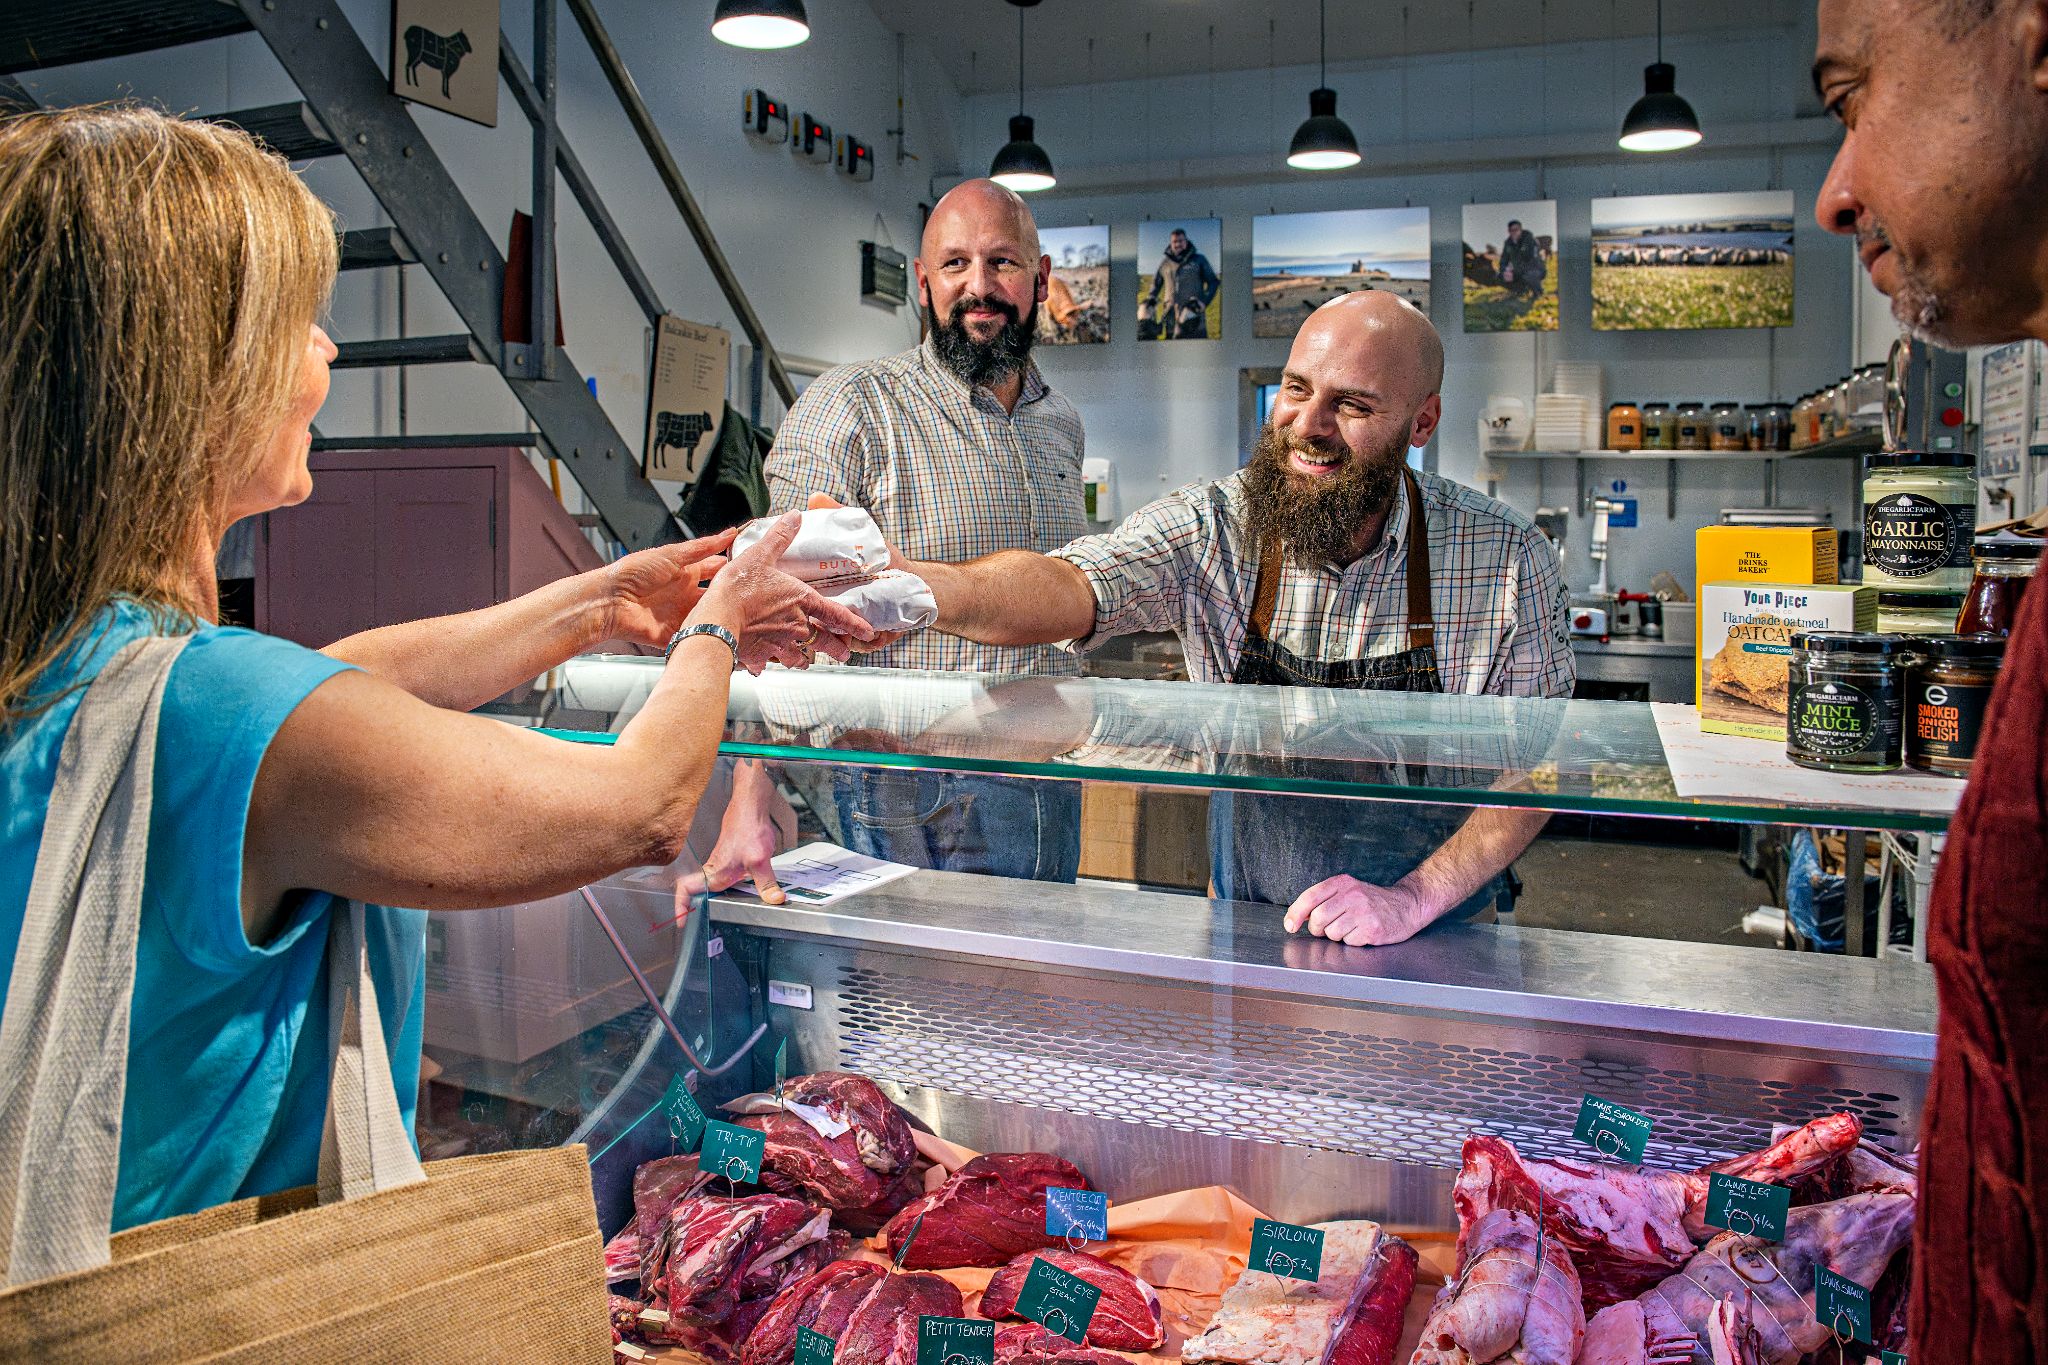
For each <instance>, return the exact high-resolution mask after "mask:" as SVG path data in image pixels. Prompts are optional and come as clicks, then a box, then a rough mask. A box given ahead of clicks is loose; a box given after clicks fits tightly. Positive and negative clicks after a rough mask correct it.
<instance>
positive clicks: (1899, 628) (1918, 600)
mask: <svg viewBox="0 0 2048 1365" xmlns="http://www.w3.org/2000/svg"><path fill="white" fill-rule="evenodd" d="M1962 609H1963V595H1962V594H1961V593H1959V592H1881V593H1879V594H1878V595H1877V629H1878V633H1879V634H1880V635H1948V634H1951V633H1953V632H1954V630H1955V628H1956V614H1957V613H1958V612H1960V611H1961V610H1962Z"/></svg>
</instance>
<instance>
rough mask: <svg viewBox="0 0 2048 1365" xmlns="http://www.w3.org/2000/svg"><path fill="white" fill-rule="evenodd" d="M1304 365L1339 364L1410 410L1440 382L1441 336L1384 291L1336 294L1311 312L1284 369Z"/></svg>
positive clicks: (1417, 310) (1414, 310)
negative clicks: (1311, 358)
mask: <svg viewBox="0 0 2048 1365" xmlns="http://www.w3.org/2000/svg"><path fill="white" fill-rule="evenodd" d="M1310 357H1313V358H1314V359H1313V362H1311V360H1310ZM1297 361H1299V362H1300V363H1297ZM1307 363H1315V364H1318V365H1320V366H1329V365H1331V364H1338V365H1341V367H1342V369H1343V370H1344V371H1345V372H1346V373H1347V374H1348V375H1350V377H1351V378H1353V379H1354V380H1357V381H1360V382H1361V383H1369V384H1370V386H1371V387H1372V389H1373V390H1374V391H1376V392H1378V393H1380V394H1382V395H1383V396H1384V397H1385V398H1386V399H1387V401H1388V402H1389V403H1390V404H1392V405H1394V406H1397V407H1400V408H1402V409H1404V410H1406V411H1408V412H1414V411H1415V410H1416V409H1417V408H1420V407H1421V406H1422V404H1423V403H1424V402H1425V401H1427V400H1428V399H1429V398H1430V397H1431V396H1432V395H1433V394H1435V393H1437V392H1438V391H1439V390H1440V389H1442V388H1443V383H1444V343H1443V338H1442V337H1440V336H1438V335H1437V331H1436V328H1435V327H1434V326H1432V325H1431V323H1430V321H1429V314H1427V313H1425V312H1423V311H1422V310H1421V309H1420V308H1417V307H1416V306H1415V305H1414V304H1412V303H1410V302H1408V300H1406V299H1404V298H1402V297H1401V296H1400V295H1399V294H1390V293H1388V292H1386V291H1385V290H1382V289H1361V290H1358V291H1356V292H1354V293H1350V294H1340V295H1338V296H1337V297H1336V298H1334V299H1331V300H1330V301H1329V302H1328V303H1326V304H1324V305H1323V306H1322V307H1320V308H1318V309H1316V310H1315V311H1314V312H1313V313H1310V314H1309V315H1308V320H1307V321H1305V322H1303V323H1302V325H1301V330H1300V331H1299V332H1297V333H1295V337H1294V348H1293V350H1292V351H1291V352H1289V354H1288V368H1289V369H1300V368H1302V367H1303V365H1304V364H1307Z"/></svg>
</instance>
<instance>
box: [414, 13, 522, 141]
mask: <svg viewBox="0 0 2048 1365" xmlns="http://www.w3.org/2000/svg"><path fill="white" fill-rule="evenodd" d="M391 93H392V94H394V95H396V96H398V97H399V98H400V99H405V100H411V101H412V102H413V103H415V104H424V105H428V106H430V107H432V108H435V109H440V110H444V111H446V112H448V113H450V114H454V115H455V116H456V117H457V118H466V119H468V120H469V121H470V122H472V123H481V124H483V125H484V126H485V127H488V128H495V127H497V126H498V0H394V3H393V5H392V14H391Z"/></svg>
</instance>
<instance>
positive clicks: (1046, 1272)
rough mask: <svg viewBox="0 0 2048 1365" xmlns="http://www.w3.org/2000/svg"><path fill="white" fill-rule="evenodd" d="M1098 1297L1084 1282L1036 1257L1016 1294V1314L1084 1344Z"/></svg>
mask: <svg viewBox="0 0 2048 1365" xmlns="http://www.w3.org/2000/svg"><path fill="white" fill-rule="evenodd" d="M1101 1297H1102V1291H1101V1290H1100V1289H1097V1288H1096V1287H1095V1286H1094V1285H1092V1284H1090V1283H1088V1281H1086V1280H1084V1279H1082V1278H1081V1277H1080V1276H1078V1275H1070V1274H1068V1273H1067V1272H1066V1271H1064V1270H1061V1269H1060V1268H1059V1267H1058V1266H1056V1265H1054V1264H1053V1263H1052V1262H1050V1261H1048V1260H1046V1259H1045V1258H1044V1257H1043V1256H1038V1257H1033V1258H1032V1261H1031V1270H1030V1273H1028V1274H1027V1275H1025V1276H1024V1288H1023V1289H1022V1290H1020V1291H1018V1294H1017V1311H1018V1312H1019V1313H1021V1314H1023V1315H1024V1316H1025V1317H1027V1318H1029V1319H1031V1320H1032V1321H1033V1322H1035V1323H1037V1324H1038V1325H1039V1326H1041V1327H1043V1328H1045V1329H1046V1330H1047V1331H1050V1332H1057V1333H1059V1334H1060V1335H1061V1336H1063V1337H1065V1338H1066V1339H1067V1340H1068V1341H1073V1342H1085V1341H1086V1340H1087V1339H1088V1324H1089V1323H1090V1322H1093V1321H1094V1320H1095V1304H1096V1301H1097V1300H1099V1299H1100V1298H1101Z"/></svg>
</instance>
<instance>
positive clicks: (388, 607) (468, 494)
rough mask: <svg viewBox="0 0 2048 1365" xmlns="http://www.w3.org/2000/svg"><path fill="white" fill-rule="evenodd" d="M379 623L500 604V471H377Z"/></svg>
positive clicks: (377, 591) (411, 619) (472, 609)
mask: <svg viewBox="0 0 2048 1365" xmlns="http://www.w3.org/2000/svg"><path fill="white" fill-rule="evenodd" d="M376 477H377V521H378V536H377V587H376V612H377V618H378V619H379V620H380V621H416V620H419V619H420V618H421V617H425V616H445V615H448V614H449V613H450V612H458V611H474V610H476V609H477V608H479V607H488V606H490V605H491V604H492V603H493V602H496V601H498V600H499V597H500V595H501V588H500V585H499V582H498V566H499V563H500V561H501V558H502V556H501V555H500V554H499V551H498V544H497V537H498V529H497V521H498V518H497V485H498V476H497V471H496V470H495V469H492V468H489V467H485V466H472V467H469V468H456V469H385V470H379V471H378V472H377V476H376Z"/></svg>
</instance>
